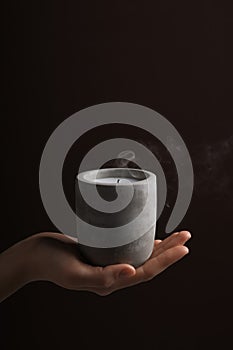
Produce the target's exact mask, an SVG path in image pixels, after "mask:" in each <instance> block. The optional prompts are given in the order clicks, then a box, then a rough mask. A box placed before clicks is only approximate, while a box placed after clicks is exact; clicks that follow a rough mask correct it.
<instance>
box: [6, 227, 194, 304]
mask: <svg viewBox="0 0 233 350" xmlns="http://www.w3.org/2000/svg"><path fill="white" fill-rule="evenodd" d="M190 237H191V235H190V233H189V232H188V231H181V232H177V233H174V234H172V235H171V236H169V237H168V238H166V239H164V240H163V241H161V240H155V243H154V250H153V253H152V255H151V256H150V258H149V260H147V261H146V262H145V263H144V264H143V265H141V266H140V267H138V268H136V269H135V268H134V267H133V266H131V265H129V264H115V265H109V266H106V267H100V266H91V265H88V264H86V263H85V262H84V261H83V259H82V258H81V257H80V256H79V255H78V252H77V243H76V242H75V241H74V240H72V239H70V238H68V237H67V236H65V235H63V234H59V233H52V232H44V233H38V234H36V235H33V236H31V237H29V238H27V239H25V240H23V241H21V242H19V243H17V244H15V245H14V246H12V247H10V248H9V249H7V250H6V251H4V252H3V253H1V254H0V301H1V300H4V299H5V298H6V297H8V296H9V295H11V294H12V293H14V292H15V291H16V290H17V289H19V288H20V287H22V286H23V285H25V284H27V283H29V282H32V281H36V280H44V281H51V282H53V283H55V284H57V285H59V286H61V287H64V288H67V289H72V290H85V291H90V292H94V293H96V294H98V295H101V296H104V295H108V294H110V293H112V292H114V291H116V290H119V289H122V288H126V287H129V286H133V285H135V284H138V283H142V282H146V281H149V280H151V279H152V278H154V277H155V276H156V275H158V274H159V273H161V272H162V271H164V270H165V269H166V268H168V267H169V266H170V265H172V264H174V263H175V262H177V261H178V260H180V259H181V258H183V257H184V256H185V255H186V254H187V253H188V248H187V247H185V246H184V244H185V243H186V242H187V240H188V239H189V238H190Z"/></svg>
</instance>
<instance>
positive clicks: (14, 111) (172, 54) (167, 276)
mask: <svg viewBox="0 0 233 350" xmlns="http://www.w3.org/2000/svg"><path fill="white" fill-rule="evenodd" d="M232 10H233V6H232V2H231V1H230V0H229V1H221V2H220V1H217V0H216V1H206V0H204V1H172V0H170V1H167V0H163V1H144V2H142V1H132V0H130V1H99V2H97V1H92V2H88V1H85V2H84V1H82V2H81V1H69V2H66V1H48V2H39V1H37V2H28V3H27V2H19V1H8V2H7V5H6V8H5V13H4V21H5V39H6V41H5V47H4V57H5V65H4V73H5V79H4V88H5V92H6V98H5V107H6V108H5V109H4V113H2V118H1V122H2V152H1V157H2V165H3V168H2V173H3V180H2V192H1V200H2V204H3V205H4V212H3V213H2V230H1V250H4V249H6V248H7V247H9V246H10V245H12V244H13V243H15V242H17V241H19V240H21V239H23V238H24V237H27V236H28V235H31V234H33V233H36V232H40V231H44V230H51V231H54V230H56V228H55V227H54V226H53V224H52V223H51V222H50V220H49V218H48V217H47V215H46V213H45V211H44V209H43V205H42V203H41V199H40V195H39V187H38V168H39V162H40V156H41V153H42V150H43V147H44V145H45V142H46V140H47V139H48V137H49V136H50V134H51V133H52V132H53V130H54V129H55V128H56V127H57V126H58V125H59V124H60V123H61V122H62V121H63V120H64V119H65V118H67V117H68V116H70V115H71V114H73V113H75V112H76V111H78V110H80V109H82V108H84V107H88V106H91V105H94V104H97V103H102V102H110V101H126V102H133V103H138V104H142V105H145V106H148V107H151V108H153V109H155V110H156V111H158V112H159V113H161V114H162V115H163V116H165V117H166V118H167V119H168V120H169V121H171V122H172V123H173V124H174V126H175V127H176V128H177V130H178V131H179V132H180V134H181V135H182V137H183V139H184V141H185V142H186V144H187V147H188V149H189V150H190V153H191V156H192V160H193V165H194V172H195V191H194V195H193V200H192V203H191V205H190V208H189V211H188V213H187V215H186V216H185V218H184V219H183V221H182V223H181V224H180V225H179V229H189V230H190V231H191V232H192V233H193V238H192V240H191V241H190V242H189V243H188V246H189V247H190V254H189V256H187V257H186V258H185V259H183V260H182V261H181V262H179V263H177V264H176V265H174V266H172V267H171V268H169V269H168V270H167V271H165V272H164V273H163V274H161V275H159V276H158V277H157V278H155V279H154V280H153V281H151V282H150V283H146V284H142V285H138V286H135V287H133V288H131V289H125V290H122V291H119V292H117V293H114V294H112V295H110V296H108V297H98V296H96V295H94V294H91V293H88V292H73V291H68V290H65V289H62V288H59V287H57V286H55V285H53V284H50V283H46V282H36V283H33V284H30V285H27V286H25V287H24V288H22V289H21V290H20V291H18V292H17V293H16V294H14V295H13V296H11V297H10V298H8V299H7V300H5V301H4V302H3V303H2V304H1V306H0V311H1V341H3V343H4V345H3V347H4V349H19V348H20V349H21V348H22V349H24V348H25V349H63V348H66V349H71V348H73V347H74V348H77V349H92V348H100V349H120V348H121V349H133V348H142V347H143V348H158V349H206V348H207V347H208V348H211V347H212V346H214V345H217V347H219V348H220V347H221V348H225V349H226V348H228V347H227V345H226V344H227V342H229V340H230V341H232V335H231V329H232V323H231V321H230V319H229V317H230V315H231V308H232V287H231V284H232V243H233V242H232V232H233V231H232V226H233V225H232V224H233V220H232V208H233V200H232V189H233V186H232V159H233V158H232V150H233V140H232V135H233V119H232V112H233V108H232V51H231V48H232V29H233V26H232ZM123 136H124V137H132V138H133V139H136V140H141V141H142V142H145V143H146V144H147V145H148V147H150V148H151V149H152V150H153V151H154V152H155V153H156V152H157V155H158V154H159V155H160V160H161V163H162V164H163V165H164V167H165V168H164V169H166V171H167V172H166V173H167V179H168V182H169V183H170V187H169V188H170V191H169V196H170V197H169V198H168V202H169V201H170V205H171V204H172V203H173V201H174V198H175V194H174V193H175V190H174V188H175V180H174V179H175V175H174V165H172V162H171V160H170V161H169V156H168V155H167V154H166V152H165V151H164V149H163V148H162V146H161V145H159V144H158V142H157V141H156V140H154V139H153V138H151V137H150V136H148V135H147V134H145V133H144V132H143V131H142V130H134V129H133V128H130V127H129V128H122V127H121V126H120V125H118V126H117V127H116V128H114V129H113V128H109V127H108V128H102V129H100V130H98V131H97V130H93V131H92V132H90V133H89V134H88V135H84V136H83V137H82V139H81V140H79V141H78V142H77V144H76V148H75V147H74V148H72V150H71V152H70V153H69V156H68V157H67V161H66V163H65V166H64V185H65V188H66V192H67V196H68V198H69V200H70V202H71V203H72V201H73V198H72V193H73V192H72V191H73V187H72V186H73V182H72V181H70V179H73V176H74V174H75V170H76V164H78V161H79V160H80V159H81V157H82V156H83V155H84V154H85V152H86V151H87V150H88V149H89V148H90V147H91V146H92V145H94V144H96V143H98V142H99V141H100V140H104V139H107V138H111V137H123ZM156 142H157V143H156ZM158 150H159V151H158ZM74 165H75V166H74ZM166 208H167V209H165V211H164V213H163V216H162V217H161V219H160V220H159V222H158V230H157V235H158V237H159V238H163V237H164V233H163V227H164V225H165V223H166V220H167V217H168V215H169V208H168V207H166ZM2 210H3V209H2ZM228 319H229V320H228Z"/></svg>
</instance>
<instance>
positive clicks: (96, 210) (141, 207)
mask: <svg viewBox="0 0 233 350" xmlns="http://www.w3.org/2000/svg"><path fill="white" fill-rule="evenodd" d="M75 191H76V194H75V199H76V214H77V237H78V247H79V250H80V252H81V254H82V255H83V257H84V258H86V260H87V262H89V263H90V264H93V265H99V266H106V265H111V264H117V263H129V264H132V265H133V266H135V267H137V266H140V265H141V264H143V263H144V262H145V261H146V260H147V259H148V258H149V257H150V255H151V253H152V251H153V247H154V238H155V228H156V207H157V187H156V176H155V174H153V173H151V172H149V171H145V170H140V169H128V168H110V169H98V170H90V171H86V172H82V173H79V174H78V175H77V177H76V184H75ZM123 204H124V205H123ZM117 205H119V208H120V209H119V208H118V206H117ZM122 205H123V206H122ZM116 208H118V209H117V210H116Z"/></svg>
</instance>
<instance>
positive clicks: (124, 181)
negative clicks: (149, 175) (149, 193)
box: [93, 177, 138, 184]
mask: <svg viewBox="0 0 233 350" xmlns="http://www.w3.org/2000/svg"><path fill="white" fill-rule="evenodd" d="M93 182H95V183H97V184H102V183H108V184H117V183H119V184H127V183H128V182H131V183H133V182H138V180H137V179H133V178H131V177H104V178H101V179H95V180H93Z"/></svg>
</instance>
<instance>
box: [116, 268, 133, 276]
mask: <svg viewBox="0 0 233 350" xmlns="http://www.w3.org/2000/svg"><path fill="white" fill-rule="evenodd" d="M131 275H132V271H131V270H128V269H125V270H122V271H121V272H120V274H119V277H129V276H131Z"/></svg>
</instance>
